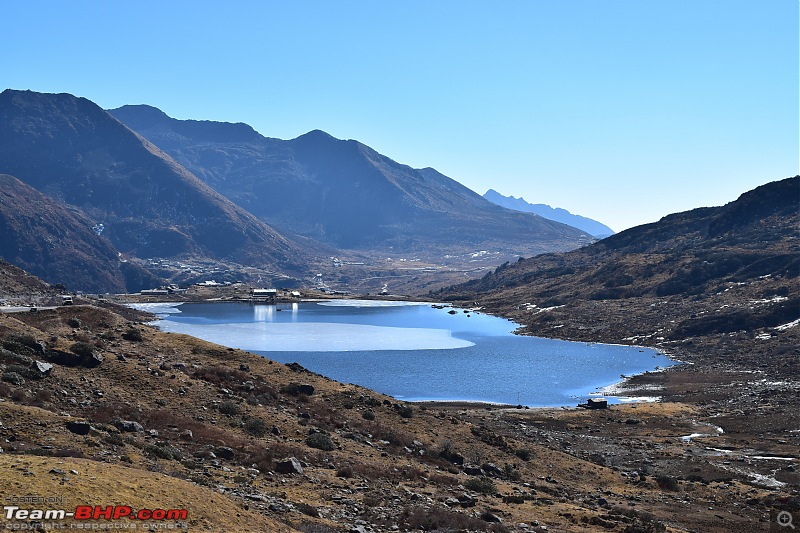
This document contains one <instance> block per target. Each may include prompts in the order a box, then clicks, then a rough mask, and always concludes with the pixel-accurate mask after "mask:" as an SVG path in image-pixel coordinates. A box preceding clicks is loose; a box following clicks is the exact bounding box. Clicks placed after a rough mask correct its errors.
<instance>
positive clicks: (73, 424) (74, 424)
mask: <svg viewBox="0 0 800 533" xmlns="http://www.w3.org/2000/svg"><path fill="white" fill-rule="evenodd" d="M64 425H66V426H67V429H68V430H69V431H71V432H72V433H75V434H76V435H88V434H89V432H90V431H91V430H92V426H91V424H89V422H87V421H85V420H68V421H67V422H65V423H64Z"/></svg>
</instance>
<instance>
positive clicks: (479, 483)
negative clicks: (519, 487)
mask: <svg viewBox="0 0 800 533" xmlns="http://www.w3.org/2000/svg"><path fill="white" fill-rule="evenodd" d="M464 486H465V487H466V488H467V489H469V490H471V491H472V492H480V493H481V494H496V493H497V486H495V484H494V481H492V480H491V479H489V478H488V477H481V478H478V477H476V478H472V479H468V480H467V481H466V483H464Z"/></svg>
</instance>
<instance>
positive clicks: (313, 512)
mask: <svg viewBox="0 0 800 533" xmlns="http://www.w3.org/2000/svg"><path fill="white" fill-rule="evenodd" d="M297 510H298V511H300V512H301V513H303V514H304V515H308V516H313V517H314V518H319V511H317V508H316V507H314V506H313V505H309V504H307V503H298V504H297Z"/></svg>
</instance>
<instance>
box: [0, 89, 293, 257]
mask: <svg viewBox="0 0 800 533" xmlns="http://www.w3.org/2000/svg"><path fill="white" fill-rule="evenodd" d="M0 172H3V173H7V174H11V175H13V176H16V177H17V178H19V179H20V180H22V181H24V182H25V183H27V184H28V185H30V186H32V187H34V188H36V189H37V190H39V191H40V192H42V193H43V194H46V195H48V196H51V197H53V198H56V199H58V200H60V201H63V202H65V203H66V204H69V205H71V206H75V207H78V208H80V209H81V210H83V211H84V212H85V213H86V214H87V216H89V217H90V219H91V222H92V223H93V224H94V223H102V224H103V225H104V227H105V231H104V233H103V235H104V236H107V237H108V239H109V240H110V241H111V242H112V243H113V244H114V246H115V247H116V248H117V249H118V250H120V251H121V252H123V253H125V254H130V255H134V256H137V257H141V258H146V257H175V256H189V257H206V258H212V259H223V258H224V259H228V260H234V261H238V262H241V263H245V264H258V265H265V264H266V265H272V267H273V268H274V269H275V270H276V271H289V272H298V271H300V270H302V266H301V265H302V264H303V263H304V257H305V254H306V253H307V252H306V250H305V249H304V248H303V247H300V246H297V245H295V244H294V243H292V242H291V241H289V240H287V239H286V238H284V237H283V236H281V235H280V234H278V233H277V232H275V231H274V230H272V229H271V228H270V227H269V226H267V225H266V224H265V223H263V222H261V221H259V220H258V219H256V218H255V217H253V216H252V215H250V214H249V213H247V212H246V211H244V210H243V209H241V208H240V207H238V206H236V205H235V204H233V203H232V202H230V201H229V200H227V199H226V198H225V197H223V196H222V195H220V194H219V193H217V192H215V191H214V190H212V189H211V188H210V187H208V186H207V185H206V184H204V183H203V182H202V181H200V180H199V179H197V178H196V177H195V176H193V175H192V174H191V173H190V172H188V171H187V170H186V169H185V168H183V167H181V166H180V165H179V164H177V163H176V162H175V161H174V160H172V159H171V158H170V157H168V156H167V155H165V154H164V153H163V152H161V151H160V150H158V149H157V148H156V147H155V146H153V145H152V144H150V143H149V142H147V141H145V140H144V139H142V138H141V137H139V136H138V135H136V134H135V133H133V132H132V131H130V130H129V129H128V128H127V127H125V126H124V125H122V124H120V123H119V121H117V120H116V119H114V118H113V117H112V116H111V115H109V114H108V113H106V112H105V111H103V110H102V109H101V108H100V107H98V106H97V105H96V104H94V103H92V102H90V101H89V100H86V99H85V98H76V97H74V96H72V95H69V94H41V93H35V92H31V91H12V90H6V91H4V92H3V93H2V94H0Z"/></svg>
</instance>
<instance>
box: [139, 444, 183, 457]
mask: <svg viewBox="0 0 800 533" xmlns="http://www.w3.org/2000/svg"><path fill="white" fill-rule="evenodd" d="M144 452H145V453H146V454H148V455H152V456H154V457H159V458H161V459H167V460H175V461H180V460H181V457H182V456H183V454H182V453H181V451H180V450H179V449H177V448H174V447H172V446H170V445H169V444H167V443H166V442H159V443H158V444H155V445H153V444H148V445H147V446H145V447H144Z"/></svg>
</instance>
